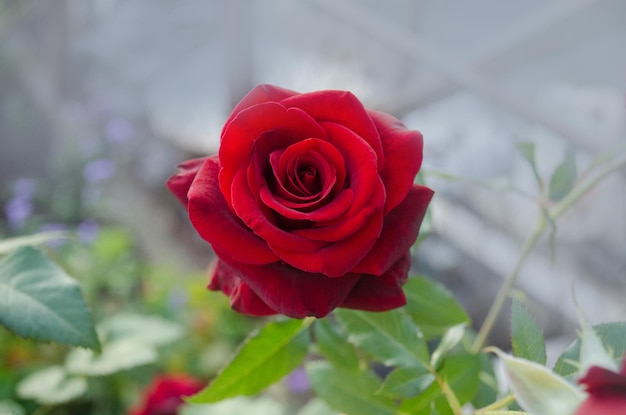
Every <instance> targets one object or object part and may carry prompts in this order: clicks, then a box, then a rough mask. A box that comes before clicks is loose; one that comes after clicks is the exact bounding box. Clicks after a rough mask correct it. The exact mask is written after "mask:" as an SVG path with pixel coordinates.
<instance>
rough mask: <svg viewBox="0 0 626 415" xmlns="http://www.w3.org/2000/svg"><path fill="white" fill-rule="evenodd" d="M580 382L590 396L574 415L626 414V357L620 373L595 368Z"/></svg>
mask: <svg viewBox="0 0 626 415" xmlns="http://www.w3.org/2000/svg"><path fill="white" fill-rule="evenodd" d="M578 382H579V383H581V384H583V385H585V389H586V390H587V393H588V394H589V396H588V397H587V399H585V401H584V402H583V403H582V405H581V406H580V407H579V408H578V410H577V411H576V413H575V414H574V415H624V414H626V357H625V358H624V362H623V363H622V370H621V371H620V372H619V373H616V372H613V371H611V370H608V369H605V368H603V367H598V366H593V367H592V368H590V369H589V371H588V372H587V374H586V375H585V376H584V377H583V378H581V379H580V380H579V381H578Z"/></svg>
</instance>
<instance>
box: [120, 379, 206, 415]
mask: <svg viewBox="0 0 626 415" xmlns="http://www.w3.org/2000/svg"><path fill="white" fill-rule="evenodd" d="M203 388H204V384H203V383H201V382H200V381H198V380H196V379H194V378H191V377H189V376H186V375H168V376H160V377H157V378H155V379H154V380H153V381H152V383H151V384H150V386H149V387H148V389H147V390H146V392H145V393H144V396H143V401H142V403H141V405H140V406H138V407H137V408H134V409H131V410H130V412H129V413H130V415H176V414H178V408H179V407H180V406H181V405H182V403H183V396H191V395H194V394H195V393H197V392H200V390H202V389H203Z"/></svg>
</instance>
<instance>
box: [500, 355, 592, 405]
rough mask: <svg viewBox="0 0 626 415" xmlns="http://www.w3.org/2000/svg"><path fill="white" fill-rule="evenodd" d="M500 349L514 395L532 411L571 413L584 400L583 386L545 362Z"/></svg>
mask: <svg viewBox="0 0 626 415" xmlns="http://www.w3.org/2000/svg"><path fill="white" fill-rule="evenodd" d="M497 353H498V356H499V357H500V358H501V359H502V362H503V363H504V372H505V373H506V375H507V377H508V379H509V384H510V386H511V389H512V390H513V395H514V396H515V399H516V400H517V402H518V403H519V404H520V406H521V407H522V408H524V409H525V410H526V411H528V412H530V413H532V414H533V415H571V414H573V413H574V411H575V410H576V408H578V406H579V405H580V404H581V402H582V401H583V399H584V397H585V395H584V393H583V392H582V390H580V389H578V388H576V387H575V386H574V385H572V384H571V383H569V382H567V381H566V380H565V379H563V378H561V377H559V376H558V375H556V374H554V373H552V372H551V371H549V370H548V369H546V368H545V367H544V366H542V365H539V364H538V363H535V362H531V361H530V360H525V359H520V358H517V357H513V356H509V355H507V354H505V353H502V352H500V351H498V352H497Z"/></svg>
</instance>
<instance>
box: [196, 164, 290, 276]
mask: <svg viewBox="0 0 626 415" xmlns="http://www.w3.org/2000/svg"><path fill="white" fill-rule="evenodd" d="M218 171H219V165H218V162H217V160H215V159H207V160H206V161H205V163H204V164H203V165H202V167H201V168H200V170H199V171H198V173H197V175H196V178H195V180H194V181H193V183H192V185H191V187H190V189H189V207H188V210H189V219H190V220H191V223H192V224H193V226H194V227H195V228H196V230H197V231H198V233H199V234H200V236H201V237H202V238H204V239H205V240H206V241H208V242H209V243H210V244H211V245H213V248H216V249H219V250H221V251H222V252H225V253H227V254H228V255H230V256H231V257H232V258H234V259H236V260H237V261H241V262H246V263H250V264H267V263H269V262H274V261H277V260H278V256H276V254H275V253H274V252H272V250H271V249H270V248H269V247H268V246H267V243H266V242H265V241H264V240H262V239H261V238H259V237H257V236H256V235H254V234H253V233H252V232H251V231H250V229H248V228H247V227H246V226H245V225H244V224H243V223H242V222H241V221H240V220H239V219H238V218H237V217H235V216H234V215H233V213H232V212H231V211H230V209H228V206H227V205H226V201H225V200H224V197H223V196H222V193H221V192H220V189H219V184H218V179H217V175H218Z"/></svg>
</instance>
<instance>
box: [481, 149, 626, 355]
mask: <svg viewBox="0 0 626 415" xmlns="http://www.w3.org/2000/svg"><path fill="white" fill-rule="evenodd" d="M625 166H626V154H624V153H622V154H621V157H616V158H614V159H613V160H611V161H609V162H607V163H606V164H604V165H603V166H602V168H600V169H599V172H598V173H596V174H595V175H594V176H593V177H591V178H589V179H587V180H585V181H584V182H582V183H580V184H579V185H578V186H576V187H575V188H573V189H572V190H571V191H570V192H569V193H568V194H567V195H566V196H565V197H564V198H563V199H562V200H561V201H560V202H558V203H557V204H556V205H554V206H553V207H552V208H550V209H548V210H547V211H545V212H541V214H540V216H539V221H538V223H537V225H536V227H535V230H534V231H533V233H532V234H531V235H530V237H529V238H528V239H527V240H526V242H525V243H524V246H523V248H522V252H521V253H520V256H519V257H518V258H517V262H516V263H515V267H514V268H513V270H512V271H511V273H509V275H507V277H506V278H505V280H504V282H503V283H502V286H501V287H500V290H499V291H498V294H497V295H496V298H495V300H494V301H493V304H492V305H491V308H490V309H489V312H488V313H487V317H485V321H484V322H483V325H482V327H481V328H480V330H479V332H478V335H477V336H476V340H475V341H474V345H473V346H472V352H474V353H478V352H479V351H480V349H482V347H483V346H484V344H485V341H486V340H487V337H488V336H489V333H491V330H492V329H493V326H494V324H495V322H496V319H497V318H498V315H499V314H500V312H501V311H502V307H503V306H504V303H505V302H506V300H507V299H508V297H509V295H510V294H511V290H512V288H513V284H515V280H516V279H517V276H518V275H519V271H520V269H521V268H522V264H523V263H524V261H525V260H526V258H527V257H528V254H529V253H530V251H531V250H532V248H533V247H534V246H535V243H537V241H538V240H539V238H540V237H541V235H543V233H544V231H545V230H546V227H547V220H546V217H545V216H544V215H547V216H548V218H547V219H549V222H554V221H555V220H556V219H557V218H558V217H559V216H561V215H563V214H564V213H565V212H567V211H568V210H569V209H570V208H571V207H572V206H573V205H574V204H575V203H576V202H578V200H579V199H580V198H581V197H582V196H584V195H585V194H586V193H587V192H588V191H589V190H591V188H593V186H595V185H596V184H598V182H600V181H601V180H602V179H604V178H605V177H606V176H608V175H609V174H611V173H613V172H615V171H617V170H619V169H621V168H623V167H625Z"/></svg>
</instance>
